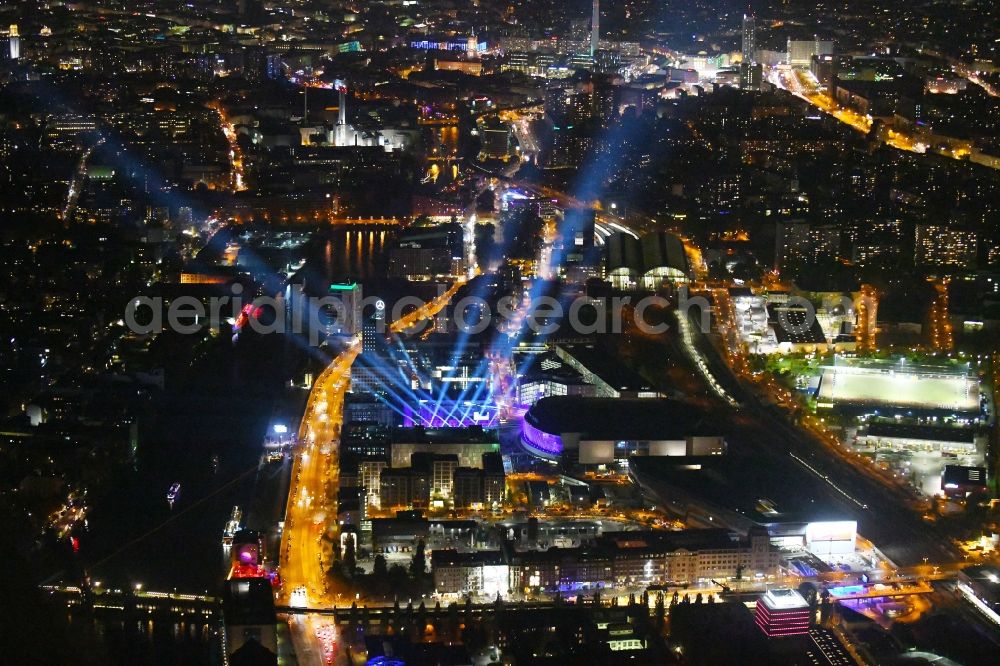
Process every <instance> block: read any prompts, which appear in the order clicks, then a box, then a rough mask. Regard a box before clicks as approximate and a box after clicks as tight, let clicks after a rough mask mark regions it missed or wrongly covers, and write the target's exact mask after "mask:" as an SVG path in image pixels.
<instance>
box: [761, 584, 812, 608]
mask: <svg viewBox="0 0 1000 666" xmlns="http://www.w3.org/2000/svg"><path fill="white" fill-rule="evenodd" d="M760 599H761V601H763V602H764V603H765V604H767V606H768V607H769V608H771V609H773V610H791V609H795V608H809V604H808V603H806V600H805V599H804V598H803V596H802V595H801V594H799V593H798V592H796V591H795V590H792V589H790V588H779V589H776V590H768V591H767V592H765V593H764V596H762V597H761V598H760Z"/></svg>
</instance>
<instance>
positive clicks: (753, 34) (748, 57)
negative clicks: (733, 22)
mask: <svg viewBox="0 0 1000 666" xmlns="http://www.w3.org/2000/svg"><path fill="white" fill-rule="evenodd" d="M755 22H756V17H754V15H753V10H751V9H750V8H749V7H747V13H746V14H744V15H743V62H744V63H752V62H756V56H755V55H754V51H755V50H756V48H757V43H756V42H757V27H756V25H755Z"/></svg>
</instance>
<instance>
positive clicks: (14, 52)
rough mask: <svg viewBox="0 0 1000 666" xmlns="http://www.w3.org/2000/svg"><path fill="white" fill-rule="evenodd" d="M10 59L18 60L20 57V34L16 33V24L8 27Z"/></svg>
mask: <svg viewBox="0 0 1000 666" xmlns="http://www.w3.org/2000/svg"><path fill="white" fill-rule="evenodd" d="M9 43H10V59H11V60H18V59H20V57H21V33H20V32H19V31H18V28H17V24H16V23H13V24H11V26H10V39H9Z"/></svg>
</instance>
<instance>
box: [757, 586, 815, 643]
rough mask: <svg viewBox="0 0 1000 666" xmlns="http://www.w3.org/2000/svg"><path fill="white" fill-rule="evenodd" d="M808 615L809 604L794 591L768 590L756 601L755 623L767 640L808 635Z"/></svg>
mask: <svg viewBox="0 0 1000 666" xmlns="http://www.w3.org/2000/svg"><path fill="white" fill-rule="evenodd" d="M809 615H810V613H809V604H808V603H806V600H805V599H804V598H803V597H802V595H801V594H799V593H798V592H796V591H795V590H791V589H777V590H768V591H767V592H765V593H764V594H763V596H761V598H760V599H758V600H757V612H756V623H757V626H758V627H760V629H761V631H763V632H764V633H765V634H767V636H768V637H769V638H784V637H786V636H799V635H801V634H808V633H809V620H810V618H809Z"/></svg>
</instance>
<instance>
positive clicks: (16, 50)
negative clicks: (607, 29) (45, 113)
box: [8, 0, 596, 60]
mask: <svg viewBox="0 0 1000 666" xmlns="http://www.w3.org/2000/svg"><path fill="white" fill-rule="evenodd" d="M595 2H596V0H595ZM8 44H9V46H10V59H11V60H20V58H21V33H20V31H19V30H18V27H17V24H16V23H14V24H11V26H10V33H9V37H8Z"/></svg>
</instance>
